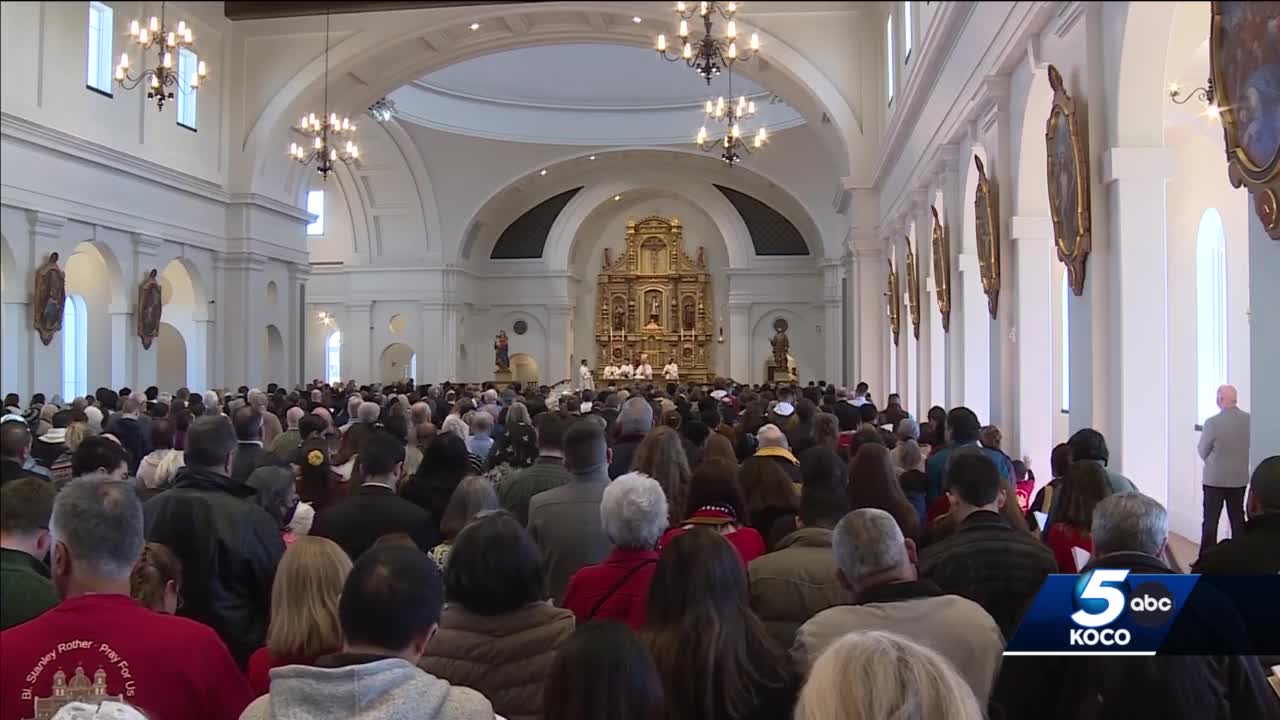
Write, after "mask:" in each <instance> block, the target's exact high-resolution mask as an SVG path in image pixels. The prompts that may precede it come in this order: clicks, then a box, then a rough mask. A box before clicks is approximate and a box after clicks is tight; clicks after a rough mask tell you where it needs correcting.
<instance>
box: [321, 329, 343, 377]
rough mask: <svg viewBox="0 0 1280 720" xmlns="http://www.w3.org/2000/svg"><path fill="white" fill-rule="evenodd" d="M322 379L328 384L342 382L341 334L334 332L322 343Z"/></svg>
mask: <svg viewBox="0 0 1280 720" xmlns="http://www.w3.org/2000/svg"><path fill="white" fill-rule="evenodd" d="M324 379H325V382H328V383H336V382H339V381H341V380H342V333H341V332H340V331H338V330H334V331H333V332H331V333H329V339H328V340H326V341H325V343H324Z"/></svg>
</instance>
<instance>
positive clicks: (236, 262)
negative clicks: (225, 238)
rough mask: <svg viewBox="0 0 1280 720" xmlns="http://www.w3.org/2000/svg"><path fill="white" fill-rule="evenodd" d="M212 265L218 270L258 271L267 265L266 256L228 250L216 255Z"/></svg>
mask: <svg viewBox="0 0 1280 720" xmlns="http://www.w3.org/2000/svg"><path fill="white" fill-rule="evenodd" d="M213 266H214V267H215V268H217V269H220V270H249V271H252V272H260V271H262V270H263V269H265V268H266V267H267V256H265V255H260V254H258V253H255V252H229V253H222V254H220V255H216V256H214V258H213Z"/></svg>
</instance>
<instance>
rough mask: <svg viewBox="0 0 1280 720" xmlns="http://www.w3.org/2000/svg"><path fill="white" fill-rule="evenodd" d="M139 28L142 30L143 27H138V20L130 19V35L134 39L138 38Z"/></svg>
mask: <svg viewBox="0 0 1280 720" xmlns="http://www.w3.org/2000/svg"><path fill="white" fill-rule="evenodd" d="M139 30H141V28H139V27H138V21H137V20H130V21H129V37H131V38H133V39H134V40H137V39H138V31H139Z"/></svg>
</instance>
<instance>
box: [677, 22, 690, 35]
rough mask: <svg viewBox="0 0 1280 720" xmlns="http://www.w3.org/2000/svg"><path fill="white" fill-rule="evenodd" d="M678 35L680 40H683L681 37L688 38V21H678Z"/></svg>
mask: <svg viewBox="0 0 1280 720" xmlns="http://www.w3.org/2000/svg"><path fill="white" fill-rule="evenodd" d="M679 34H680V37H682V38H683V37H689V21H688V20H681V21H680V33H679Z"/></svg>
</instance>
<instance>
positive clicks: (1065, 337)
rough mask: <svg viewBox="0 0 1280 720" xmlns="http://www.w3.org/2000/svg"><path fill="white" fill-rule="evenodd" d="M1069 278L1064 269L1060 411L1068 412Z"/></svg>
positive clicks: (1069, 347) (1069, 401)
mask: <svg viewBox="0 0 1280 720" xmlns="http://www.w3.org/2000/svg"><path fill="white" fill-rule="evenodd" d="M1070 300H1071V279H1070V276H1069V275H1068V274H1067V271H1066V270H1065V269H1064V270H1063V271H1062V310H1061V313H1062V316H1061V317H1060V319H1059V321H1060V322H1061V324H1062V327H1061V328H1060V329H1059V331H1058V332H1060V333H1061V334H1062V412H1064V413H1067V412H1070V411H1071V410H1070V408H1071V323H1070V322H1069V318H1070V317H1071V305H1070Z"/></svg>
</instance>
